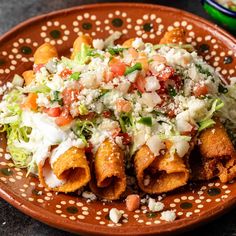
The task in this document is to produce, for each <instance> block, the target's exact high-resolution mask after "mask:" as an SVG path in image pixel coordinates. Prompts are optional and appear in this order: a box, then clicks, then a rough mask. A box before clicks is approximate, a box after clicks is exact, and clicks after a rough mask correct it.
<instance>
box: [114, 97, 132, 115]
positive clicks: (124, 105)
mask: <svg viewBox="0 0 236 236" xmlns="http://www.w3.org/2000/svg"><path fill="white" fill-rule="evenodd" d="M116 109H117V111H118V112H130V111H131V109H132V106H131V103H130V102H129V101H126V100H125V99H123V98H119V99H117V100H116Z"/></svg>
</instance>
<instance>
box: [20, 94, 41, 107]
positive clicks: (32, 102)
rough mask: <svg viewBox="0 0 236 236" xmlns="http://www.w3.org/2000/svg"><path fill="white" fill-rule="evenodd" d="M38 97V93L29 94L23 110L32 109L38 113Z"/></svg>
mask: <svg viewBox="0 0 236 236" xmlns="http://www.w3.org/2000/svg"><path fill="white" fill-rule="evenodd" d="M37 98H38V95H37V94H36V93H29V94H28V97H27V98H26V101H25V103H24V104H22V108H26V109H30V110H33V111H36V110H37V108H38V104H37Z"/></svg>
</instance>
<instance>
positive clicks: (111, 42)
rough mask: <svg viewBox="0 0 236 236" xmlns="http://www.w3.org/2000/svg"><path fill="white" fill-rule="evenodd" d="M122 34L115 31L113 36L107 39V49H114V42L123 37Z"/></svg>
mask: <svg viewBox="0 0 236 236" xmlns="http://www.w3.org/2000/svg"><path fill="white" fill-rule="evenodd" d="M121 35H122V33H121V32H119V31H115V32H114V33H113V34H111V35H110V36H109V37H108V38H106V40H105V42H104V44H105V45H104V46H105V48H107V47H113V46H114V42H115V41H116V40H117V39H119V38H120V37H121Z"/></svg>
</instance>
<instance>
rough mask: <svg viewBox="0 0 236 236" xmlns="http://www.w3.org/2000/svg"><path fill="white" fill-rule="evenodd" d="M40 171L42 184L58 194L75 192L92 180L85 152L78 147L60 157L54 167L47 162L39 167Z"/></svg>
mask: <svg viewBox="0 0 236 236" xmlns="http://www.w3.org/2000/svg"><path fill="white" fill-rule="evenodd" d="M38 170H39V171H38V173H39V179H40V182H41V184H42V185H43V186H44V187H46V188H48V189H50V190H53V191H58V192H74V191H76V190H78V189H80V188H81V187H83V186H85V185H86V184H87V183H88V182H89V181H90V179H91V177H90V169H89V165H88V162H87V160H86V156H85V152H84V150H83V149H79V148H76V147H72V148H70V149H68V150H67V151H66V152H65V153H64V154H62V155H61V156H60V157H58V159H57V160H56V161H55V163H54V164H53V167H51V165H50V164H49V161H48V160H47V161H46V162H45V163H44V165H39V168H38Z"/></svg>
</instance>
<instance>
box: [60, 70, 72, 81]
mask: <svg viewBox="0 0 236 236" xmlns="http://www.w3.org/2000/svg"><path fill="white" fill-rule="evenodd" d="M71 74H72V70H70V69H64V70H63V71H62V72H61V73H60V76H61V77H62V78H63V79H67V78H68V77H69V76H70V75H71Z"/></svg>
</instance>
